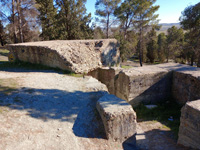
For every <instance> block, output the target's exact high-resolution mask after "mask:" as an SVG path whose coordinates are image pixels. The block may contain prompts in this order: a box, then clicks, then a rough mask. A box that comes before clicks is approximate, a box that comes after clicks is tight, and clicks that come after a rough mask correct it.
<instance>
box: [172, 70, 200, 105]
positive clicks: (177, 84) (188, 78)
mask: <svg viewBox="0 0 200 150" xmlns="http://www.w3.org/2000/svg"><path fill="white" fill-rule="evenodd" d="M196 72H197V71H196ZM193 73H194V72H192V71H191V72H190V74H189V73H187V72H178V71H175V72H174V75H173V84H172V94H173V97H174V98H175V99H176V101H177V102H178V103H179V104H181V105H184V104H185V103H186V102H187V101H193V100H196V99H200V92H199V91H200V78H199V76H195V75H193ZM198 73H200V71H198Z"/></svg>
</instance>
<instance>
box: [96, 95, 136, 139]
mask: <svg viewBox="0 0 200 150" xmlns="http://www.w3.org/2000/svg"><path fill="white" fill-rule="evenodd" d="M96 107H97V109H98V111H99V113H100V115H101V118H102V120H103V124H104V127H105V130H106V136H107V138H108V139H110V140H114V141H124V140H126V139H127V138H129V137H131V136H133V135H134V134H136V113H135V112H134V110H133V108H132V107H131V105H129V104H128V103H127V102H126V101H124V100H122V99H120V98H117V97H116V96H114V95H109V94H107V95H104V96H103V97H102V98H100V99H99V100H98V101H97V105H96Z"/></svg>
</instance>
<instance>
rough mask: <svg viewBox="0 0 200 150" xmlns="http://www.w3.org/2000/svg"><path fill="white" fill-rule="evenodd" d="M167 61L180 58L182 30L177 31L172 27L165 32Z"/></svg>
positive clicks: (182, 40)
mask: <svg viewBox="0 0 200 150" xmlns="http://www.w3.org/2000/svg"><path fill="white" fill-rule="evenodd" d="M167 33H168V35H167V50H168V51H167V61H168V60H169V59H170V58H171V59H174V60H175V58H177V57H180V55H181V50H182V45H183V42H184V32H183V29H182V28H180V29H178V28H177V27H175V26H173V27H171V28H169V29H168V30H167Z"/></svg>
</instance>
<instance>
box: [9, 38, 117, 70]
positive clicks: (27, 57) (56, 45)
mask: <svg viewBox="0 0 200 150" xmlns="http://www.w3.org/2000/svg"><path fill="white" fill-rule="evenodd" d="M7 47H8V49H9V50H10V55H9V56H10V58H12V57H14V58H13V60H20V61H24V62H30V63H36V64H42V65H46V66H50V67H55V68H60V69H63V70H69V71H72V72H75V73H88V72H89V71H91V70H94V69H96V68H99V67H102V66H111V65H115V64H117V63H119V60H120V54H119V50H118V43H117V40H116V39H102V40H70V41H67V40H57V41H41V42H30V43H20V44H11V45H8V46H7Z"/></svg>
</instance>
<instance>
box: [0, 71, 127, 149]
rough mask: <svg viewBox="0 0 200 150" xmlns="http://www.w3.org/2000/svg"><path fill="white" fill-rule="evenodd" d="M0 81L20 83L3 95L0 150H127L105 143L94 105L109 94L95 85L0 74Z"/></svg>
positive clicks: (65, 78)
mask: <svg viewBox="0 0 200 150" xmlns="http://www.w3.org/2000/svg"><path fill="white" fill-rule="evenodd" d="M0 81H1V83H4V84H3V85H2V84H0V85H1V88H2V87H3V86H5V87H7V86H8V87H9V86H11V82H16V83H17V84H14V85H15V87H10V88H16V90H14V91H12V92H11V93H9V94H8V93H7V95H6V94H5V93H3V92H1V98H0V125H1V128H0V150H27V149H29V150H86V149H87V150H88V149H89V150H90V149H91V150H98V149H99V150H102V149H108V150H109V149H110V150H113V149H116V150H118V149H123V148H122V143H116V142H111V141H108V140H106V139H105V132H104V129H103V125H102V122H101V119H100V116H99V114H98V113H97V111H96V109H95V104H96V101H97V100H98V98H99V97H101V96H102V95H103V94H104V93H105V91H106V90H107V88H106V87H105V85H103V84H101V83H99V82H98V81H97V80H96V79H94V78H91V77H86V78H77V77H71V76H67V75H63V74H58V73H53V72H4V71H0ZM3 81H5V82H3ZM103 91H104V92H103Z"/></svg>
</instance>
